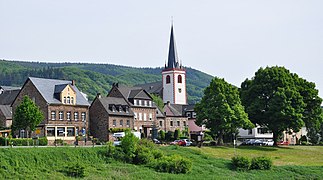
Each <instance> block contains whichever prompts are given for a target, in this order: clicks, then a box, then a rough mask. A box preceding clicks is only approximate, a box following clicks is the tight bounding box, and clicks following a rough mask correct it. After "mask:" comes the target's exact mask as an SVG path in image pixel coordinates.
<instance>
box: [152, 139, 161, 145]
mask: <svg viewBox="0 0 323 180" xmlns="http://www.w3.org/2000/svg"><path fill="white" fill-rule="evenodd" d="M153 142H154V143H155V144H161V142H160V141H159V140H158V139H153Z"/></svg>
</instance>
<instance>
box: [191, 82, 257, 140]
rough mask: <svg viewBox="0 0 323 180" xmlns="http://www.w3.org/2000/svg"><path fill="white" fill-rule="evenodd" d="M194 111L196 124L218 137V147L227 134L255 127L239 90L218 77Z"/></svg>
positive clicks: (205, 91)
mask: <svg viewBox="0 0 323 180" xmlns="http://www.w3.org/2000/svg"><path fill="white" fill-rule="evenodd" d="M194 110H195V111H196V114H197V119H196V123H197V124H198V125H202V124H205V125H206V127H207V128H209V129H210V131H211V134H212V135H213V136H214V137H217V144H218V145H223V136H224V135H225V134H228V133H231V134H232V133H235V132H236V131H237V129H238V128H245V129H247V128H252V127H254V125H253V124H252V123H251V122H250V120H249V119H248V115H247V113H246V112H245V111H244V107H243V106H242V105H241V101H240V97H239V91H238V88H236V87H234V86H233V85H231V84H229V83H227V82H226V81H225V80H224V79H220V78H217V77H215V78H214V79H213V80H212V81H211V83H210V85H209V86H208V87H207V88H206V89H205V90H204V96H203V98H202V100H201V101H200V102H199V103H197V104H196V106H195V108H194Z"/></svg>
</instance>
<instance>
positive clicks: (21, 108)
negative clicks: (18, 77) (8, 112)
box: [12, 96, 44, 131]
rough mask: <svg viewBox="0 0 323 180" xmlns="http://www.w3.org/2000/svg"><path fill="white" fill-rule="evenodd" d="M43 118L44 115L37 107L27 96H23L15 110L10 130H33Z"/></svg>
mask: <svg viewBox="0 0 323 180" xmlns="http://www.w3.org/2000/svg"><path fill="white" fill-rule="evenodd" d="M43 120H44V115H43V113H42V111H41V110H40V109H39V107H38V106H37V105H36V104H35V103H34V102H33V101H32V100H31V99H30V98H29V97H28V96H24V97H23V100H22V102H21V103H20V104H19V105H18V106H17V109H16V111H15V114H14V117H13V124H12V130H13V131H15V130H19V129H25V130H26V131H34V130H35V129H36V126H38V125H39V123H41V122H42V121H43Z"/></svg>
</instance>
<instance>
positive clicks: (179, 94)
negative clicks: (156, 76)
mask: <svg viewBox="0 0 323 180" xmlns="http://www.w3.org/2000/svg"><path fill="white" fill-rule="evenodd" d="M168 75H169V76H170V83H169V84H167V83H166V77H167V76H168ZM179 75H181V76H182V83H178V76H179ZM162 76H163V102H164V103H167V102H168V101H169V102H170V103H171V104H187V97H186V75H185V71H184V70H169V71H163V72H162ZM179 89H180V90H179Z"/></svg>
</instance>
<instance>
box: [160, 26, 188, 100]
mask: <svg viewBox="0 0 323 180" xmlns="http://www.w3.org/2000/svg"><path fill="white" fill-rule="evenodd" d="M162 75H163V101H164V103H167V102H170V103H171V104H187V97H186V71H185V69H184V68H183V67H182V64H180V63H179V60H178V57H177V51H176V44H175V38H174V30H173V25H172V27H171V32H170V41H169V52H168V61H167V64H165V69H164V70H163V71H162Z"/></svg>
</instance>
